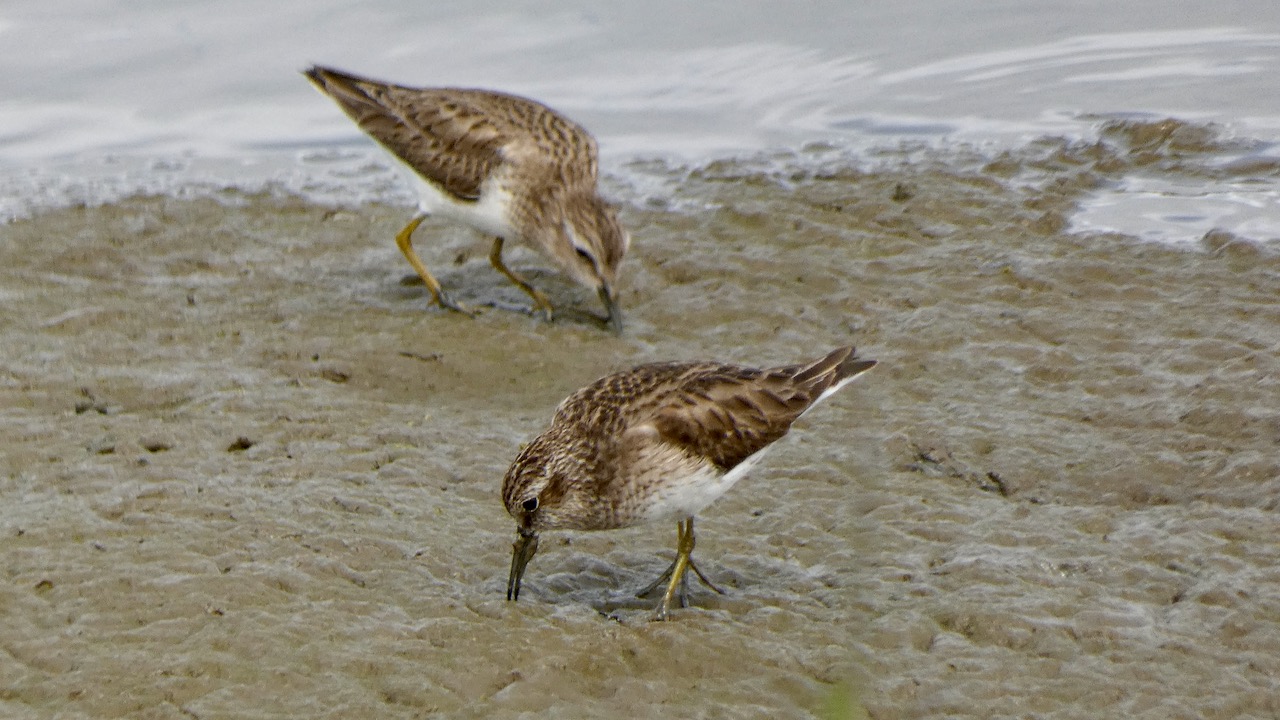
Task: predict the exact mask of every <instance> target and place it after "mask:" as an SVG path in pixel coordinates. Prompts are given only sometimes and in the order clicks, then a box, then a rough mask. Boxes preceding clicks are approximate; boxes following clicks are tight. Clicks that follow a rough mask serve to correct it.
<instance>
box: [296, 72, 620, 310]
mask: <svg viewBox="0 0 1280 720" xmlns="http://www.w3.org/2000/svg"><path fill="white" fill-rule="evenodd" d="M305 74H306V76H307V77H308V78H309V79H310V80H311V82H312V83H314V84H315V86H316V87H317V88H319V89H320V91H321V92H323V93H324V94H325V95H328V96H329V97H330V98H332V99H333V100H334V101H335V102H336V103H338V106H339V107H341V108H342V110H343V111H344V112H346V113H347V115H349V116H350V117H351V119H353V120H355V121H356V123H357V124H358V125H359V126H360V129H362V130H364V131H365V132H366V133H368V134H369V136H370V137H372V138H373V139H374V140H376V141H378V143H379V144H380V145H382V147H383V148H385V149H386V150H387V151H388V152H390V153H391V155H392V156H393V157H395V159H396V160H398V161H399V162H400V163H402V164H403V165H404V166H406V167H407V168H408V169H409V170H410V171H412V172H411V177H412V178H413V179H414V181H415V182H414V185H415V188H416V190H417V192H418V198H419V200H418V212H417V213H416V214H415V215H414V216H413V219H412V220H410V221H409V224H408V225H406V226H405V228H404V229H403V230H401V231H400V234H399V235H397V236H396V244H397V245H399V246H400V251H401V252H403V253H404V256H405V257H406V258H408V260H409V264H410V265H412V266H413V269H414V270H416V271H417V272H418V275H420V276H421V277H422V281H423V282H425V283H426V284H427V289H428V290H430V291H431V298H432V300H433V301H434V302H435V303H436V304H437V305H439V306H441V307H444V308H450V309H452V310H458V311H461V312H466V313H469V311H468V310H467V309H466V308H464V307H463V306H462V305H461V304H459V303H457V302H456V301H454V300H453V299H452V298H450V297H449V295H448V294H447V293H445V291H444V290H443V289H441V287H440V283H439V282H437V281H436V279H435V277H433V276H432V275H431V273H430V272H429V271H428V270H427V267H426V265H424V264H423V262H422V260H420V259H419V258H418V254H417V253H416V252H414V250H413V240H412V236H413V231H414V230H415V229H417V227H418V225H419V224H420V223H421V222H422V221H423V220H424V219H425V218H426V217H427V216H429V215H436V216H438V217H443V218H447V219H450V220H453V221H456V222H460V223H463V224H465V225H470V226H472V227H474V228H476V229H478V230H480V231H481V232H484V233H489V234H492V235H494V236H495V240H494V243H493V248H492V250H491V251H490V253H489V261H490V262H491V263H493V266H494V268H496V269H497V270H498V272H501V273H502V274H503V275H505V276H507V278H508V279H510V280H511V282H513V283H515V284H516V285H517V286H519V288H520V289H521V290H523V291H525V292H526V293H528V294H529V296H530V297H532V298H533V303H534V309H535V311H537V310H541V311H542V312H543V313H544V315H545V317H546V318H547V319H548V320H550V319H551V317H552V312H553V309H552V307H551V301H550V300H549V299H547V296H546V295H544V294H543V293H541V292H539V291H538V290H537V289H536V288H534V287H533V286H532V285H530V284H529V282H528V281H527V280H525V279H524V278H522V277H520V276H519V275H517V274H516V273H515V272H512V271H511V270H510V269H508V268H507V266H506V265H505V264H504V263H503V262H502V246H503V242H504V240H516V241H520V242H523V243H525V244H527V245H529V246H530V247H532V248H534V249H536V250H539V251H541V252H542V253H544V254H545V255H546V256H547V257H549V258H550V259H551V260H552V261H553V262H555V263H556V264H557V265H559V266H560V268H561V269H563V270H564V272H565V273H566V274H568V275H569V276H570V277H571V278H573V279H574V280H576V281H577V282H579V283H581V284H583V285H585V286H586V287H588V288H590V289H592V290H595V291H596V292H597V293H598V294H599V296H600V299H601V300H602V301H603V302H604V305H605V309H606V310H607V311H608V317H607V318H606V322H608V323H609V325H610V326H611V327H613V328H614V329H615V330H618V329H620V328H621V322H622V315H621V313H620V311H619V309H618V294H617V293H618V291H617V284H616V283H617V278H618V266H619V265H620V264H621V263H622V256H623V255H625V254H626V252H627V246H628V245H629V243H630V236H629V235H628V234H627V232H626V231H625V230H624V229H623V228H622V226H621V225H620V224H619V223H618V215H617V212H616V211H615V209H614V207H613V206H612V205H610V204H609V203H607V202H605V201H604V200H603V199H601V197H600V195H599V194H598V192H597V189H596V174H597V167H596V166H597V161H596V141H595V139H593V138H592V137H591V135H590V134H589V133H588V132H587V131H586V130H584V129H582V127H580V126H579V125H577V124H576V123H574V122H573V121H571V120H569V119H568V118H566V117H564V116H563V115H560V114H559V113H557V112H555V111H554V110H551V109H550V108H548V107H546V106H544V105H542V104H540V103H537V102H534V101H533V100H527V99H525V98H522V97H516V96H515V95H507V94H504V93H499V92H492V91H489V90H470V89H460V88H411V87H404V86H401V85H393V84H390V83H385V82H381V81H378V80H370V79H367V78H362V77H357V76H355V75H350V74H347V73H343V72H339V71H337V70H332V69H329V68H324V67H319V66H317V67H312V68H311V69H310V70H307V71H306V73H305Z"/></svg>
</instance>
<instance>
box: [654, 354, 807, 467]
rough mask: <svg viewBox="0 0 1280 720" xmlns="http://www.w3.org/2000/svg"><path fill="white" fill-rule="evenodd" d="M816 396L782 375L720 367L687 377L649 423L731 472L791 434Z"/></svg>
mask: <svg viewBox="0 0 1280 720" xmlns="http://www.w3.org/2000/svg"><path fill="white" fill-rule="evenodd" d="M816 397H817V395H816V394H815V393H812V392H811V391H810V390H809V389H808V388H807V387H805V386H801V385H797V384H796V383H794V382H792V380H791V378H790V377H789V376H788V375H786V374H783V373H781V372H778V371H762V370H752V369H748V368H739V367H733V366H719V367H714V368H708V369H705V370H703V371H701V372H697V373H695V374H692V375H691V376H690V377H688V378H686V379H685V380H684V381H683V382H682V383H681V384H680V386H679V388H677V389H674V390H673V391H672V392H671V393H670V394H669V395H668V396H667V397H666V398H664V402H662V403H661V404H660V405H658V406H657V407H655V408H654V413H653V415H652V418H651V419H650V420H649V423H650V424H652V426H653V427H654V428H655V429H656V430H657V432H658V436H659V437H660V438H661V439H662V441H663V442H666V443H669V444H672V445H675V446H678V447H680V448H681V449H682V450H684V451H685V452H688V453H690V454H693V455H695V456H699V457H703V458H706V459H707V460H708V461H710V462H711V463H712V464H713V465H715V466H716V467H718V468H720V469H722V470H729V469H730V468H732V467H734V466H735V465H737V464H738V463H740V462H742V461H743V460H745V459H746V458H747V457H749V456H751V455H754V454H755V453H756V452H758V451H760V450H762V449H764V448H765V447H766V446H767V445H769V444H770V443H772V442H774V441H775V440H777V439H778V438H781V437H782V436H783V435H786V434H787V430H789V429H790V428H791V423H792V422H794V421H795V419H796V418H797V417H800V413H802V412H804V411H805V409H806V408H808V407H809V405H811V404H812V403H813V400H814V399H815V398H816Z"/></svg>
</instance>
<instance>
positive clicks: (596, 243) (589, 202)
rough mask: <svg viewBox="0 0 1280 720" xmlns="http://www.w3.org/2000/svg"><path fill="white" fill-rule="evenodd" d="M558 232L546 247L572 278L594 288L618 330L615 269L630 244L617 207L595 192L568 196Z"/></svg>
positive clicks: (620, 323)
mask: <svg viewBox="0 0 1280 720" xmlns="http://www.w3.org/2000/svg"><path fill="white" fill-rule="evenodd" d="M557 232H558V233H559V235H560V237H558V238H556V239H555V240H554V241H553V242H551V243H548V244H547V245H548V247H550V248H551V251H552V253H553V254H554V255H555V256H556V258H557V259H558V260H560V264H561V265H562V266H563V267H564V268H565V270H566V271H567V272H568V273H569V275H570V276H572V277H573V279H574V280H577V281H578V282H579V283H581V284H583V285H585V286H586V287H589V288H591V289H592V290H595V291H596V293H597V294H598V295H599V296H600V301H601V302H603V303H604V306H605V310H606V311H607V312H608V313H609V316H608V318H607V322H608V323H609V326H610V327H611V328H613V329H614V331H615V332H620V331H621V330H622V311H621V310H620V309H619V307H618V289H617V280H618V268H619V267H620V266H621V265H622V258H623V256H624V255H626V254H627V248H628V247H629V246H630V245H631V235H630V234H629V233H627V231H626V229H624V228H623V227H622V224H621V223H620V222H618V211H617V208H615V207H614V206H612V205H610V204H609V203H607V202H605V201H604V200H602V199H601V198H600V197H599V196H597V195H595V194H587V193H578V194H574V195H570V196H568V197H567V198H566V201H565V203H564V217H563V220H562V222H561V223H560V227H559V228H557Z"/></svg>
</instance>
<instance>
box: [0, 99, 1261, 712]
mask: <svg viewBox="0 0 1280 720" xmlns="http://www.w3.org/2000/svg"><path fill="white" fill-rule="evenodd" d="M1102 135H1103V136H1104V138H1105V140H1104V141H1103V142H1102V143H1099V144H1091V143H1069V142H1064V141H1056V140H1042V141H1036V142H1033V143H1029V144H1026V145H1022V146H1019V147H1016V148H1013V149H1011V150H1007V151H991V152H990V153H988V152H985V151H981V150H964V149H952V150H930V149H924V148H916V149H912V148H903V149H900V150H895V151H884V152H880V153H877V154H874V155H868V156H866V157H864V158H862V159H861V160H860V161H859V162H858V163H854V162H853V161H851V160H850V159H849V158H848V156H845V155H843V154H841V153H838V152H835V153H830V154H827V151H825V150H823V149H822V148H821V147H814V148H811V149H809V150H807V151H804V152H798V153H790V154H777V155H771V156H762V157H760V158H759V159H758V160H756V161H749V160H743V161H730V160H725V161H720V162H714V163H703V164H699V165H696V166H690V167H682V166H676V165H670V164H667V163H662V162H649V163H636V164H632V165H629V166H627V168H626V173H627V174H626V175H625V178H624V180H623V181H621V182H616V188H615V189H616V190H617V191H618V192H619V194H621V195H623V198H624V199H625V200H626V202H627V208H626V210H625V211H624V219H625V221H626V222H627V224H628V226H629V227H630V228H631V229H632V232H633V234H634V236H635V237H636V241H635V245H634V248H633V254H632V255H631V256H630V257H629V259H628V262H627V265H626V267H625V279H624V281H623V286H624V288H623V297H622V302H623V307H624V309H625V310H626V312H627V315H626V318H627V322H628V327H627V332H626V333H625V334H624V335H623V336H622V337H615V336H613V335H611V334H609V333H606V332H603V331H601V330H600V329H599V328H598V327H597V326H596V325H595V324H594V323H592V322H591V321H590V319H589V318H588V317H587V316H586V314H585V313H586V312H598V308H597V307H596V302H595V300H594V298H593V297H591V296H590V294H589V293H586V292H584V291H581V290H580V289H578V288H576V287H573V286H570V285H569V284H567V283H565V282H563V281H562V280H561V279H560V278H559V277H558V276H557V275H555V274H553V273H550V272H545V273H538V272H537V271H536V268H538V267H540V263H539V261H538V260H537V259H536V258H534V257H533V256H531V255H527V254H526V255H523V256H521V255H517V256H516V262H515V265H516V266H517V267H523V268H527V269H529V270H530V271H531V274H533V275H534V277H536V282H538V283H539V284H540V285H542V286H543V287H545V288H546V289H547V290H548V291H549V292H550V293H551V295H552V297H553V299H556V300H558V301H559V302H560V303H561V304H562V305H565V306H567V307H576V308H580V309H581V310H582V311H583V313H582V314H578V315H575V314H573V313H567V314H566V317H565V318H564V319H562V320H561V321H559V322H557V323H555V324H550V325H548V324H545V323H542V322H540V321H537V320H535V319H532V318H530V317H527V316H524V315H521V314H518V313H514V312H508V311H502V310H494V309H490V310H488V311H487V312H485V313H484V314H482V315H481V316H480V317H478V318H476V319H474V320H470V319H467V318H464V317H460V316H457V315H452V314H445V313H441V312H438V311H436V310H434V309H431V308H429V307H427V303H426V301H425V299H424V290H423V288H422V287H421V285H420V284H416V283H414V282H412V281H409V280H406V278H411V277H412V273H411V271H410V269H409V268H408V267H407V265H406V264H405V263H404V261H403V259H402V258H401V257H400V255H399V254H398V251H397V250H396V248H395V246H394V243H393V242H392V238H393V236H394V234H395V232H396V231H397V230H398V229H399V228H400V226H401V224H402V223H403V222H404V220H405V218H406V214H407V209H406V208H404V207H392V206H383V205H366V206H360V207H356V208H349V209H334V208H331V207H322V206H317V205H315V204H312V203H309V202H307V201H303V200H299V199H294V198H290V197H287V196H281V195H272V194H252V195H246V194H243V193H239V192H233V191H228V192H225V193H222V194H221V195H220V196H219V197H217V198H203V199H181V198H173V197H140V198H132V199H127V200H124V201H121V202H118V203H112V204H108V205H104V206H101V207H94V208H71V209H64V210H54V211H47V212H42V213H40V214H38V215H36V216H35V217H33V218H31V219H27V220H20V221H16V222H13V223H10V224H7V225H4V226H0V268H2V269H0V292H2V293H3V296H4V298H3V299H4V303H5V306H6V307H7V308H8V312H6V313H4V314H2V315H0V334H2V336H3V337H4V339H5V343H4V345H3V347H0V445H2V446H3V447H4V448H5V452H4V457H3V462H4V466H3V473H2V474H0V496H3V497H4V498H5V502H4V503H0V537H2V538H3V540H2V541H0V542H2V543H3V548H4V552H3V554H2V555H0V558H2V562H3V572H4V575H5V579H6V582H5V583H3V584H2V585H0V605H2V606H3V607H4V608H5V611H4V612H5V618H6V622H5V623H3V624H2V625H0V648H3V650H4V652H3V653H0V678H3V680H0V714H3V715H4V716H6V717H13V718H36V717H52V716H58V717H114V716H131V717H182V716H188V717H189V716H197V717H221V716H235V717H263V718H268V717H298V716H314V717H352V716H377V717H433V716H461V717H514V716H519V715H521V714H522V713H531V714H532V713H536V714H538V715H539V716H548V717H582V716H594V715H605V714H612V713H614V712H616V709H617V708H619V707H626V708H627V709H628V713H629V714H630V715H632V716H634V717H669V716H673V715H674V716H687V715H701V716H707V717H808V716H811V715H812V714H827V715H828V716H832V717H861V716H864V715H863V713H864V711H865V716H867V717H872V718H877V719H887V718H935V717H973V718H989V717H1013V716H1017V717H1038V718H1068V717H1082V716H1091V717H1103V716H1110V717H1116V716H1124V717H1133V718H1153V719H1154V718H1161V719H1164V718H1181V717H1186V718H1191V717H1197V718H1240V717H1259V718H1262V717H1276V716H1277V715H1280V704H1278V703H1280V701H1278V700H1277V698H1280V688H1277V681H1276V678H1277V677H1280V660H1278V658H1280V603H1278V602H1277V600H1276V598H1277V597H1280V572H1277V570H1276V568H1277V567H1280V540H1278V538H1280V515H1277V509H1278V508H1277V497H1280V461H1277V457H1278V455H1277V445H1278V444H1280V414H1277V410H1276V408H1277V407H1280V382H1278V381H1277V378H1280V360H1278V359H1277V358H1280V354H1278V352H1277V351H1278V350H1280V309H1278V306H1277V305H1276V303H1275V298H1276V293H1277V290H1278V289H1280V258H1278V257H1277V256H1276V253H1275V251H1274V250H1273V249H1271V248H1269V247H1268V246H1267V245H1265V244H1264V245H1259V244H1257V243H1254V242H1250V241H1248V240H1246V239H1242V238H1239V237H1233V236H1231V235H1230V234H1227V233H1217V234H1212V235H1210V236H1209V237H1206V238H1205V239H1204V240H1203V241H1201V242H1200V243H1198V244H1196V245H1195V246H1193V247H1190V248H1172V247H1167V246H1164V245H1161V244H1152V243H1147V242H1142V241H1140V240H1138V239H1136V238H1134V237H1130V236H1124V235H1120V234H1114V233H1113V234H1077V233H1072V232H1070V223H1069V218H1070V217H1071V215H1072V213H1073V212H1074V209H1075V207H1076V206H1077V205H1078V204H1079V203H1080V202H1082V200H1083V199H1084V198H1087V197H1088V196H1089V194H1090V193H1092V192H1094V191H1095V190H1096V189H1097V188H1099V187H1104V186H1106V185H1108V184H1109V183H1114V182H1118V180H1119V178H1121V177H1124V176H1126V175H1128V174H1131V173H1133V172H1136V171H1138V170H1141V172H1143V173H1146V174H1148V175H1150V176H1152V177H1156V178H1159V179H1161V180H1163V181H1165V182H1170V183H1176V182H1184V181H1187V180H1188V179H1195V178H1220V177H1224V175H1223V174H1224V173H1227V172H1231V171H1224V170H1222V169H1221V166H1220V163H1219V160H1220V159H1221V158H1222V157H1223V156H1224V155H1226V154H1230V153H1231V152H1232V151H1233V148H1232V146H1230V144H1229V143H1226V144H1224V143H1223V142H1222V141H1220V140H1219V139H1218V138H1217V137H1216V136H1215V135H1214V134H1213V133H1212V132H1208V133H1205V132H1203V131H1202V129H1201V128H1198V127H1197V126H1189V125H1179V124H1172V125H1164V126H1160V125H1158V124H1157V125H1145V124H1116V125H1112V126H1109V127H1107V128H1104V130H1103V132H1102ZM1152 137H1156V138H1160V137H1163V138H1165V140H1164V141H1161V142H1155V143H1154V144H1153V143H1149V142H1147V140H1148V139H1150V138H1152ZM1170 138H1181V140H1178V141H1177V142H1174V140H1172V139H1170ZM1188 138H1191V139H1188ZM1234 172H1235V173H1236V175H1235V176H1233V177H1234V178H1235V180H1237V181H1240V182H1245V181H1247V180H1248V179H1249V178H1252V177H1263V178H1272V179H1274V177H1275V176H1276V168H1275V167H1274V166H1270V165H1266V164H1255V165H1252V166H1250V167H1249V168H1237V169H1236V170H1235V171H1234ZM626 178H631V179H633V180H626ZM645 188H650V189H651V188H667V189H669V190H670V193H669V194H667V193H663V192H648V191H646V190H645ZM666 198H679V199H680V200H679V202H678V203H677V202H675V201H674V200H668V199H666ZM419 233H420V235H419V237H420V238H421V239H420V240H419V243H418V244H419V246H420V252H422V253H423V255H424V258H425V259H426V260H427V262H428V263H430V264H432V266H433V267H435V268H437V269H439V270H440V272H439V274H438V275H439V277H440V279H441V281H442V282H443V283H444V284H445V285H446V286H447V287H449V288H450V289H451V290H454V291H455V292H456V294H457V296H458V297H459V299H460V300H462V301H463V302H472V303H483V302H485V301H487V300H498V301H501V302H506V303H513V304H514V303H520V302H521V301H522V300H523V297H522V296H521V295H520V294H519V292H518V291H515V290H513V289H511V288H510V287H509V286H506V285H505V281H504V280H502V278H501V277H500V276H498V275H497V274H496V273H494V272H493V271H492V270H491V269H490V268H489V267H488V263H487V261H486V250H487V243H486V242H485V240H484V239H483V238H479V237H477V236H475V235H473V234H471V233H469V232H467V231H465V230H461V229H457V228H453V227H448V226H425V225H424V227H423V228H422V229H421V230H419ZM846 342H854V343H856V344H857V345H858V346H859V348H860V350H861V351H862V352H863V353H864V354H865V355H867V356H869V357H874V358H877V359H879V360H880V361H881V362H882V365H881V366H880V367H877V368H876V369H875V370H874V371H873V372H871V373H869V374H868V375H867V376H866V377H865V378H863V379H861V380H859V382H857V383H854V384H853V385H851V386H850V387H849V388H847V389H846V390H844V391H843V392H842V393H840V394H839V395H837V396H835V397H834V398H832V399H831V400H830V401H828V402H827V403H825V404H824V405H823V406H822V407H821V408H819V409H818V410H816V411H815V412H814V413H812V414H811V415H809V416H807V417H806V418H805V420H804V421H803V423H801V424H800V426H799V427H797V428H796V430H795V431H794V432H793V434H792V435H791V436H790V437H788V438H787V439H785V440H784V441H782V443H781V445H780V447H779V448H778V449H777V450H775V451H774V452H773V453H772V454H771V455H770V456H769V457H768V458H767V459H766V460H765V461H764V462H763V463H762V464H761V466H760V467H759V468H758V469H757V470H756V471H755V472H754V474H753V475H752V476H750V477H748V478H747V479H746V480H744V481H743V482H742V483H740V484H739V485H738V486H737V487H735V488H734V491H733V492H732V493H730V494H729V495H727V496H726V497H724V498H723V499H722V500H721V501H719V502H717V503H716V504H715V505H713V506H712V507H711V508H710V509H709V510H708V511H707V512H706V513H705V514H704V515H703V516H702V517H700V518H699V520H698V530H699V544H698V550H697V556H698V558H699V564H700V565H701V567H702V568H703V569H704V570H705V571H706V572H707V573H708V574H709V575H710V576H711V577H712V579H714V580H715V581H716V582H718V583H720V584H722V585H723V586H725V587H726V588H727V589H728V591H729V593H728V594H727V595H726V596H723V597H719V596H713V595H710V594H708V593H706V592H705V591H700V592H699V591H695V596H694V605H695V607H693V608H691V609H688V610H685V611H682V612H680V613H679V614H678V615H677V617H676V619H675V620H674V621H673V622H670V623H665V624H663V623H651V622H649V621H648V615H649V612H650V605H649V603H648V602H647V601H644V602H642V601H637V600H634V599H632V598H631V597H630V592H632V591H634V590H635V589H637V588H639V587H641V586H643V585H644V584H645V583H647V582H648V581H649V580H650V579H652V577H653V576H655V575H656V574H657V573H659V572H660V571H661V570H662V568H663V567H664V566H665V564H666V562H667V560H668V559H669V557H670V553H671V551H672V550H673V546H674V528H672V527H666V526H648V527H641V528H634V529H629V530H624V531H615V532H609V533H599V534H589V533H560V534H548V535H546V536H545V537H544V538H543V543H544V544H543V550H542V551H541V552H540V553H539V555H538V557H537V558H536V559H535V560H534V561H533V563H532V564H531V565H530V568H529V573H528V575H527V576H526V581H525V592H524V593H523V594H522V599H521V601H520V602H519V603H518V604H517V603H508V602H506V601H505V600H504V599H503V593H504V588H505V580H506V572H507V568H508V562H509V554H510V542H511V540H512V539H514V533H513V527H512V525H513V523H512V521H511V520H510V519H509V518H508V517H507V516H506V514H505V512H504V511H503V508H502V506H501V502H500V500H499V485H500V479H501V476H502V473H503V471H504V470H505V468H506V466H507V463H509V462H510V460H511V459H512V458H513V457H514V455H515V453H516V451H517V449H518V447H519V444H520V443H521V442H523V441H526V440H527V439H529V438H530V437H532V436H533V435H534V434H536V433H537V432H538V431H539V430H540V429H541V428H543V427H544V426H545V424H546V423H547V422H548V420H549V419H550V414H551V411H552V409H553V408H554V406H555V404H556V403H557V402H559V400H560V399H561V398H563V397H564V396H565V395H567V394H568V393H569V392H571V391H572V390H574V389H576V388H577V387H579V386H581V385H583V384H585V383H587V382H589V381H591V380H593V379H595V378H596V377H598V376H600V375H602V374H604V373H606V372H609V371H611V370H615V369H619V368H623V367H627V366H630V365H632V364H635V363H638V362H642V361H645V360H651V359H669V358H712V357H714V358H720V359H724V360H730V361H738V362H746V363H761V364H764V363H782V362H789V361H795V360H799V359H802V358H808V357H812V356H817V355H818V354H820V353H822V352H825V351H826V350H828V349H830V348H831V347H834V346H835V345H838V344H842V343H846Z"/></svg>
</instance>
